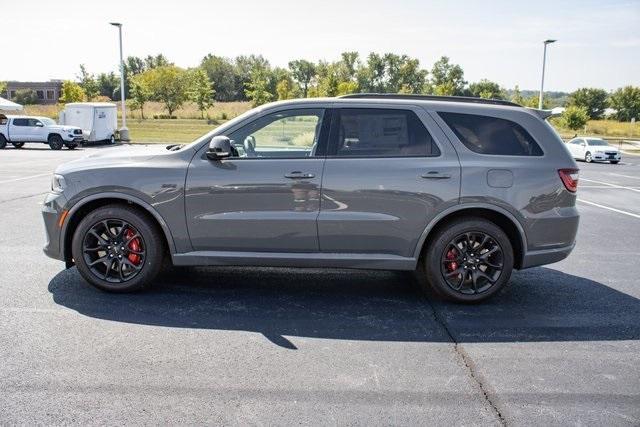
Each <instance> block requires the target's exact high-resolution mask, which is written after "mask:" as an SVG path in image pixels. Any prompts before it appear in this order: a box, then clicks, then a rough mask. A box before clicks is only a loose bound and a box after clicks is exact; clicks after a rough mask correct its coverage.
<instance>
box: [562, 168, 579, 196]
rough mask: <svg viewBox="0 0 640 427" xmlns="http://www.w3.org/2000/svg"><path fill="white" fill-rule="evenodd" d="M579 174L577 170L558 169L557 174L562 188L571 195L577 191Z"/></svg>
mask: <svg viewBox="0 0 640 427" xmlns="http://www.w3.org/2000/svg"><path fill="white" fill-rule="evenodd" d="M579 172H580V170H579V169H559V170H558V174H559V175H560V179H561V180H562V183H563V184H564V187H565V188H566V189H567V190H568V191H570V192H572V193H575V192H576V191H578V175H579Z"/></svg>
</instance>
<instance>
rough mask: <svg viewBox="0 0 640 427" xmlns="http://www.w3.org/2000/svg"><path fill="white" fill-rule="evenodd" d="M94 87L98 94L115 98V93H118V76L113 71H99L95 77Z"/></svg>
mask: <svg viewBox="0 0 640 427" xmlns="http://www.w3.org/2000/svg"><path fill="white" fill-rule="evenodd" d="M96 88H97V89H98V94H99V95H101V96H107V97H109V98H111V99H115V98H116V94H117V95H119V94H120V78H119V77H118V76H116V75H115V73H114V72H110V73H100V74H98V77H96Z"/></svg>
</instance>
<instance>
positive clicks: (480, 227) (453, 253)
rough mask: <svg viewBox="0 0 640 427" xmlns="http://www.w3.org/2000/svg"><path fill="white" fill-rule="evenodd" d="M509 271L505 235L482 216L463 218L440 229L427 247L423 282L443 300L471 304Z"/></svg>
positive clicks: (495, 287)
mask: <svg viewBox="0 0 640 427" xmlns="http://www.w3.org/2000/svg"><path fill="white" fill-rule="evenodd" d="M512 270H513V248H512V246H511V242H510V240H509V237H507V235H506V234H505V232H504V231H503V230H502V229H501V228H500V227H498V226H497V225H495V224H494V223H492V222H490V221H487V220H485V219H482V218H463V219H459V220H456V221H454V222H452V223H450V224H447V225H446V226H445V227H443V228H441V229H440V230H439V231H438V232H437V234H436V235H435V236H434V238H433V240H431V243H430V245H429V247H428V248H427V252H426V256H425V259H424V272H423V273H421V274H424V275H426V277H424V279H426V283H425V281H423V280H422V281H420V282H421V284H422V285H423V286H428V287H429V288H430V289H429V290H431V291H432V292H433V293H436V294H437V295H438V296H441V297H443V298H445V299H448V300H451V301H455V302H463V303H475V302H480V301H483V300H485V299H487V298H489V297H491V296H492V295H494V294H496V293H497V292H499V291H500V290H501V289H502V288H504V286H505V285H506V284H507V282H508V281H509V278H510V277H511V272H512Z"/></svg>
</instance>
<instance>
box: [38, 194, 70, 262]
mask: <svg viewBox="0 0 640 427" xmlns="http://www.w3.org/2000/svg"><path fill="white" fill-rule="evenodd" d="M66 204H67V199H66V198H65V197H64V196H63V195H62V194H59V193H48V194H47V196H46V197H45V199H44V203H43V204H42V218H43V219H44V231H45V244H44V248H42V250H43V251H44V253H45V255H47V256H48V257H50V258H53V259H58V260H60V261H64V248H63V247H62V239H61V235H60V234H61V230H62V227H61V225H62V224H61V221H62V220H63V219H64V218H63V215H65V210H64V206H65V205H66Z"/></svg>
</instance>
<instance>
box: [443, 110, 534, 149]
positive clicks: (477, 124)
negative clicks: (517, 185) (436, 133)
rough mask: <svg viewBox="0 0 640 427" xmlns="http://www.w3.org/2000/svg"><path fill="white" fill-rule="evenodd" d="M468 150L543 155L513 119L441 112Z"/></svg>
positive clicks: (530, 137) (531, 138)
mask: <svg viewBox="0 0 640 427" xmlns="http://www.w3.org/2000/svg"><path fill="white" fill-rule="evenodd" d="M438 114H439V115H440V117H442V119H443V120H444V121H445V123H446V124H447V126H449V127H450V128H451V130H452V131H453V133H455V134H456V136H457V137H458V139H459V140H460V142H462V143H463V144H464V145H465V146H466V147H467V148H468V149H469V150H471V151H473V152H476V153H479V154H493V155H503V156H542V149H541V148H540V146H539V145H538V144H537V143H536V142H535V141H534V139H533V137H532V136H531V135H529V133H528V132H527V131H526V130H524V128H523V127H522V126H520V125H519V124H517V123H515V122H512V121H511V120H505V119H500V118H497V117H489V116H480V115H477V114H460V113H443V112H439V113H438Z"/></svg>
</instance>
